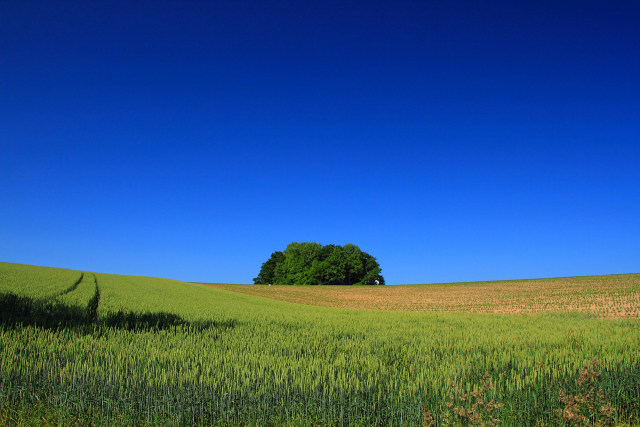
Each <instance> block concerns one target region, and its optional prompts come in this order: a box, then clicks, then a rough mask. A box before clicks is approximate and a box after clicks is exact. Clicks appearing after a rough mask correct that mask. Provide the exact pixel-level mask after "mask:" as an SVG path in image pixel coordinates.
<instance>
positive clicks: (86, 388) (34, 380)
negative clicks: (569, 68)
mask: <svg viewBox="0 0 640 427" xmlns="http://www.w3.org/2000/svg"><path fill="white" fill-rule="evenodd" d="M639 282H640V276H639V275H625V276H601V277H592V278H574V279H552V280H538V281H520V282H496V283H495V284H494V285H492V284H490V283H476V284H459V285H455V284H452V285H425V286H403V287H398V288H395V287H388V286H387V287H377V288H353V289H344V288H336V289H328V288H325V287H318V288H316V287H313V288H312V287H309V288H303V289H299V288H276V289H274V288H275V287H271V288H269V287H258V286H240V285H235V286H232V285H219V286H211V285H202V284H196V283H185V282H179V281H174V280H167V279H156V278H148V277H131V276H118V275H109V274H100V273H92V272H74V271H71V270H61V269H46V268H43V267H31V266H22V265H15V264H7V263H0V292H1V293H0V309H1V317H0V319H1V321H2V323H1V324H0V424H27V425H30V424H64V425H73V424H78V425H87V424H97V425H131V424H136V425H146V424H148V425H156V424H162V425H167V424H168V425H192V424H196V423H197V424H205V425H320V424H323V425H422V424H423V423H425V424H428V423H429V422H430V420H431V418H430V417H432V418H433V419H434V420H435V422H437V423H438V424H445V423H446V422H447V421H449V422H450V423H455V422H458V423H464V422H466V421H469V418H470V417H473V416H476V418H475V419H474V420H475V421H476V422H477V423H479V422H480V421H482V420H484V421H485V422H489V421H491V419H499V420H500V421H501V422H502V424H503V425H514V426H516V425H518V426H520V425H539V424H542V425H564V424H565V421H563V416H564V418H565V419H568V418H567V417H569V416H572V417H573V418H572V420H573V421H580V419H579V417H578V415H577V414H576V410H577V409H576V408H578V406H579V405H578V406H576V405H577V404H576V400H575V399H574V400H570V399H569V398H568V397H567V396H566V394H569V395H572V396H575V395H578V396H583V397H584V396H586V397H589V396H591V397H592V400H593V401H595V400H597V405H596V406H597V407H595V409H594V413H593V414H587V415H589V416H591V420H595V418H596V417H598V416H603V417H604V416H605V415H607V413H608V412H607V411H604V412H603V411H601V410H600V409H601V408H602V407H607V408H608V406H607V404H610V405H611V408H612V409H613V410H614V411H615V412H612V413H611V414H610V415H611V419H612V420H613V421H614V422H615V423H616V424H631V425H638V424H640V405H639V403H638V402H640V321H639V320H638V319H637V317H638V316H637V313H638V304H637V301H638V299H637V298H638V286H639ZM492 286H498V287H499V288H496V289H494V288H493V287H492ZM497 289H501V290H497ZM563 289H564V291H563ZM288 290H290V291H288ZM447 290H450V294H449V295H450V298H447ZM490 291H491V292H490ZM254 292H256V293H258V294H259V295H261V296H259V295H250V294H247V293H254ZM287 292H291V293H287ZM468 294H471V295H475V301H476V303H474V297H473V296H469V297H468V296H467V295H468ZM427 295H431V296H430V297H427ZM262 296H269V298H263V297H262ZM274 298H276V299H274ZM295 298H297V299H295ZM634 298H635V299H634ZM279 299H280V300H279ZM282 299H290V300H296V301H299V302H304V303H305V304H295V303H292V302H289V301H282ZM358 301H359V302H358ZM439 301H448V306H446V305H445V306H444V307H440V305H439V304H440V303H439ZM586 301H591V303H590V304H591V305H590V306H589V307H591V306H593V308H592V309H586V308H585V307H587V306H588V304H589V303H587V302H586ZM597 301H603V303H602V304H598V303H597ZM617 301H620V302H622V304H623V308H624V310H622V309H621V310H616V309H615V308H611V307H609V305H611V304H616V302H617ZM634 301H635V303H634ZM312 304H316V305H312ZM321 304H326V305H332V306H335V307H326V306H322V305H321ZM545 304H546V305H545ZM624 304H626V305H624ZM342 307H356V308H367V309H368V310H361V309H353V308H342ZM445 307H448V308H445ZM603 307H605V308H603ZM371 309H377V310H371ZM379 309H383V310H379ZM401 310H402V311H401ZM478 311H480V312H478ZM623 311H624V313H631V314H624V315H622V314H621V313H622V312H623ZM594 358H597V360H598V365H597V366H595V365H594V367H593V369H594V370H597V371H598V372H599V375H593V376H589V375H587V374H588V372H586V371H584V372H583V375H582V376H581V375H580V370H581V368H582V367H583V366H585V365H587V364H588V363H589V362H590V361H592V360H593V359H594ZM487 373H488V378H489V379H490V380H489V381H490V384H491V387H484V388H483V387H482V384H483V382H482V378H483V376H484V375H485V374H487ZM585 378H587V379H586V380H585ZM453 383H456V384H457V386H454V385H453ZM590 386H593V387H594V390H595V391H598V390H600V389H601V390H602V394H601V395H600V397H598V396H597V394H596V393H593V394H592V395H589V387H590ZM563 393H565V394H563ZM479 396H480V397H479ZM563 396H565V397H563ZM480 398H481V399H482V404H480V403H478V402H479V399H480ZM594 399H595V400H594ZM578 400H579V399H578ZM491 401H493V402H494V403H495V405H493V406H491V405H487V404H486V403H487V402H491ZM448 403H450V404H451V405H448ZM463 409H464V411H463V412H464V414H463V416H461V415H460V413H461V410H463ZM578 409H580V408H578ZM562 411H564V412H562ZM567 411H569V415H567ZM571 411H573V412H571ZM585 412H587V408H586V407H585V408H583V409H582V414H584V413H585ZM605 412H606V413H605ZM474 414H475V415H474ZM483 416H484V418H481V417H483ZM465 417H466V418H465ZM603 419H604V418H603Z"/></svg>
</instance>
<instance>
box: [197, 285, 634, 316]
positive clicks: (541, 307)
mask: <svg viewBox="0 0 640 427" xmlns="http://www.w3.org/2000/svg"><path fill="white" fill-rule="evenodd" d="M207 285H208V286H213V287H216V288H219V289H225V290H229V291H234V292H240V293H244V294H250V295H257V296H261V297H266V298H273V299H278V300H283V301H290V302H295V303H300V304H311V305H322V306H329V307H342V308H360V309H372V310H396V311H462V312H482V313H514V314H515V313H536V312H543V311H580V312H587V313H592V314H594V315H596V316H598V317H602V318H614V319H620V318H636V319H637V318H640V274H620V275H609V276H586V277H567V278H557V279H533V280H510V281H496V282H473V283H450V284H433V285H392V286H390V285H387V286H370V287H365V286H263V285H226V284H207Z"/></svg>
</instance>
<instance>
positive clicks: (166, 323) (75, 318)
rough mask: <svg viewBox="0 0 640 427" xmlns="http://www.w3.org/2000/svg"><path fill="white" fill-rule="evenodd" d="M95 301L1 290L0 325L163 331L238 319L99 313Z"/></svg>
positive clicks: (224, 324)
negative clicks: (76, 302)
mask: <svg viewBox="0 0 640 427" xmlns="http://www.w3.org/2000/svg"><path fill="white" fill-rule="evenodd" d="M94 305H97V304H95V302H94V301H93V299H92V301H91V302H89V305H88V306H87V307H79V306H69V305H66V304H63V303H61V302H59V301H56V300H47V299H35V298H30V297H26V296H19V295H15V294H11V293H0V325H2V326H6V327H16V326H18V325H24V326H27V325H29V326H37V327H41V328H47V329H61V328H83V327H91V328H93V327H94V326H102V327H106V328H111V329H124V330H127V331H160V330H165V329H172V328H174V329H175V328H184V329H190V330H200V331H202V330H205V329H230V328H234V327H235V326H236V323H237V322H236V321H235V320H232V319H230V320H223V321H213V320H201V321H195V322H194V321H188V320H185V319H184V318H182V317H181V316H178V315H177V314H173V313H167V312H154V313H150V312H147V313H135V312H131V311H129V312H125V311H119V312H116V313H109V314H107V315H105V316H100V317H97V316H96V309H97V307H94Z"/></svg>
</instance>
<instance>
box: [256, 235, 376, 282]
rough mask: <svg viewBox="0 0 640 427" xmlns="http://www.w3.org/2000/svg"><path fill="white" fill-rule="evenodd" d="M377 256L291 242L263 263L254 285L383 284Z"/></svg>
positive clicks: (357, 250) (353, 248) (348, 247)
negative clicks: (282, 250)
mask: <svg viewBox="0 0 640 427" xmlns="http://www.w3.org/2000/svg"><path fill="white" fill-rule="evenodd" d="M381 271H382V270H381V269H380V266H379V265H378V262H377V261H376V259H375V258H374V257H372V256H371V255H369V254H368V253H366V252H363V251H361V250H360V248H359V247H357V246H356V245H352V244H346V245H344V246H339V245H326V246H322V245H321V244H319V243H314V242H302V243H295V242H294V243H290V244H289V245H288V246H287V248H286V249H285V250H284V252H274V253H272V254H271V257H270V258H269V259H268V260H267V261H266V262H265V263H264V264H262V268H260V274H258V277H256V278H254V279H253V283H255V284H261V285H266V284H274V285H384V278H383V277H382V275H381V274H380V272H381Z"/></svg>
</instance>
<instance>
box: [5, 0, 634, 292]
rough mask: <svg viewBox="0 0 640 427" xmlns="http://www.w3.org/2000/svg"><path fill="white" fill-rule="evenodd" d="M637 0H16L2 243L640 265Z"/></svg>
mask: <svg viewBox="0 0 640 427" xmlns="http://www.w3.org/2000/svg"><path fill="white" fill-rule="evenodd" d="M638 22H640V3H639V2H637V1H632V0H629V1H596V2H594V1H572V2H563V1H511V0H509V1H489V2H479V1H436V2H426V1H407V2H401V1H389V2H376V1H367V2H345V1H339V2H331V1H321V2H308V1H301V2H291V1H242V0H239V1H235V0H234V1H228V2H216V1H213V2H208V1H206V2H205V1H203V2H196V1H169V2H157V1H119V2H103V1H86V0H82V1H59V2H51V1H29V0H27V1H2V2H1V3H0V149H1V150H0V260H2V261H8V262H19V263H27V264H38V265H48V266H56V267H67V268H74V269H83V270H89V271H101V272H110V273H122V274H138V275H149V276H161V277H171V278H176V279H183V280H190V281H210V282H216V281H217V282H234V283H249V282H251V279H252V278H253V277H254V276H256V275H257V273H258V270H259V268H260V265H261V263H262V262H263V261H265V260H266V259H267V258H268V257H269V255H270V254H271V252H273V251H275V250H282V249H284V248H285V247H286V245H287V244H288V243H290V242H292V241H315V242H319V243H322V244H328V243H334V244H345V243H349V242H350V243H354V244H356V245H358V246H360V247H361V248H362V249H363V250H365V251H367V252H369V253H371V254H372V255H373V256H375V257H377V259H378V261H379V262H380V264H381V267H382V269H383V274H384V276H385V278H386V280H387V282H388V283H391V284H398V283H428V282H442V281H469V280H493V279H512V278H514V279H515V278H533V277H552V276H569V275H591V274H610V273H628V272H640V25H638Z"/></svg>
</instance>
